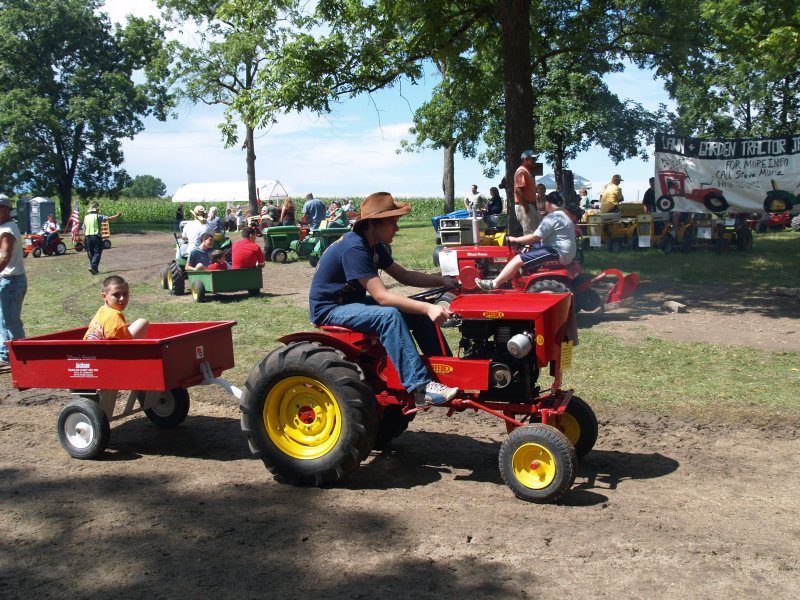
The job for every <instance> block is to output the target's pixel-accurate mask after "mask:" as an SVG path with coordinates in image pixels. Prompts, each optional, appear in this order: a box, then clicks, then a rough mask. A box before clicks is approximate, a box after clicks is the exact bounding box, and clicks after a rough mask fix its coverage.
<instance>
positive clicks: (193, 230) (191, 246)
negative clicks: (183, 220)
mask: <svg viewBox="0 0 800 600" xmlns="http://www.w3.org/2000/svg"><path fill="white" fill-rule="evenodd" d="M189 212H191V213H192V215H193V216H194V221H191V222H190V223H187V224H186V225H185V226H184V228H183V237H184V239H185V240H186V241H187V246H186V249H185V252H186V256H189V254H191V253H192V250H195V249H196V248H199V247H200V238H201V237H202V236H203V234H204V233H210V234H211V235H212V236H213V235H214V227H213V226H212V225H209V223H208V221H207V220H206V217H207V215H208V213H206V209H205V207H204V206H203V205H202V204H198V205H197V206H195V207H194V210H192V211H189Z"/></svg>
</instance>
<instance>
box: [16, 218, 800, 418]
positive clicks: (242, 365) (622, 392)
mask: <svg viewBox="0 0 800 600" xmlns="http://www.w3.org/2000/svg"><path fill="white" fill-rule="evenodd" d="M143 227H144V225H143V224H138V223H131V222H127V223H121V224H119V225H116V224H115V227H114V231H115V232H131V233H142V234H144V235H146V232H145V231H144V230H143ZM164 228H165V229H168V228H169V225H166V224H165V225H164ZM158 229H161V227H158ZM119 240H120V238H116V239H115V246H114V250H112V251H113V252H125V247H124V241H122V242H120V241H119ZM432 250H433V230H432V227H431V225H430V221H429V220H428V219H416V220H412V219H404V221H403V222H402V227H401V229H400V231H399V233H398V235H397V237H396V239H395V244H394V246H393V253H394V256H395V258H396V259H397V260H398V261H399V262H401V263H402V264H403V265H405V266H407V267H411V268H418V269H432V268H433V264H432V260H431V254H432ZM164 251H165V256H169V253H170V251H171V250H170V249H169V248H165V250H164ZM610 258H611V257H610V256H609V255H608V254H607V252H606V251H605V250H603V249H600V250H590V251H589V252H588V253H587V261H586V268H587V269H588V270H589V271H592V270H594V271H597V270H599V269H600V267H601V265H607V264H609V263H612V264H614V265H615V266H617V267H619V268H621V269H622V270H623V271H625V272H628V271H636V272H639V273H640V274H641V275H642V277H643V278H647V279H649V280H654V281H658V280H662V281H673V282H674V281H678V282H687V283H697V284H717V283H734V284H740V285H756V286H768V287H769V286H771V287H776V286H784V287H800V268H798V265H800V234H798V233H794V232H781V233H773V234H764V235H759V236H757V238H756V244H755V248H754V250H753V251H752V252H736V251H732V252H730V253H729V254H726V255H723V256H716V255H714V254H712V253H711V252H694V253H691V254H687V255H682V254H672V255H668V256H667V255H663V254H662V253H660V252H659V251H648V252H637V253H631V252H629V253H615V254H614V255H613V261H610ZM26 260H27V262H26V265H29V266H30V269H29V270H30V288H29V291H28V295H27V297H26V301H25V307H24V311H23V317H24V320H25V323H26V328H27V331H28V334H29V335H37V334H42V333H47V332H52V331H57V330H60V329H66V328H69V327H76V326H80V325H85V324H86V323H87V322H88V320H89V319H90V318H91V316H92V315H93V314H94V312H95V310H96V309H97V307H98V306H99V303H100V298H99V293H98V286H97V281H96V280H94V279H92V278H91V276H89V275H88V273H87V272H86V257H85V256H84V255H82V254H80V255H77V254H74V253H72V252H70V253H69V254H68V255H66V256H64V257H59V258H58V259H50V258H43V259H26ZM155 275H156V274H155V273H152V274H149V275H148V276H147V277H145V279H144V281H141V282H138V281H137V282H136V283H135V285H134V287H133V289H132V298H133V299H132V302H131V305H130V306H129V308H128V310H127V311H126V312H127V313H128V314H129V318H135V317H138V316H145V315H146V316H147V317H148V318H149V319H150V320H151V321H155V322H157V321H198V320H219V319H220V318H224V317H222V316H221V315H222V314H235V315H236V316H235V318H236V320H238V322H239V325H238V326H237V327H235V328H234V342H235V358H236V365H237V366H236V367H235V368H234V369H233V370H231V371H229V372H227V375H226V376H227V377H228V378H229V379H230V380H231V381H233V382H234V383H236V384H242V383H243V382H244V379H245V378H246V377H247V374H248V373H249V371H250V369H251V368H252V367H253V366H254V365H255V364H256V363H257V361H258V360H260V358H262V357H263V356H264V355H265V354H266V352H267V351H269V350H270V349H271V348H274V347H275V346H276V345H277V342H276V341H275V340H276V338H278V337H279V336H281V335H284V334H286V333H289V332H292V331H299V330H304V329H308V328H309V324H308V318H307V312H306V311H307V306H306V305H305V303H303V304H302V305H300V304H293V303H291V302H287V301H286V299H285V298H282V297H269V296H261V297H258V298H246V297H241V296H239V297H231V298H230V299H215V300H213V301H211V302H208V303H206V304H196V303H191V302H177V301H175V300H174V299H173V298H171V297H170V296H168V295H167V294H166V292H164V290H162V289H161V288H160V287H159V285H158V282H157V280H156V278H155ZM139 277H141V275H139ZM791 301H796V300H791ZM598 357H602V358H601V359H599V360H598ZM574 365H575V366H574V368H573V369H571V370H570V371H567V373H566V375H565V378H564V384H565V386H567V387H574V388H575V389H576V390H577V391H578V393H579V395H581V396H582V397H584V398H585V399H587V400H589V401H590V402H591V403H592V404H596V403H598V402H600V403H602V404H605V405H608V406H613V407H619V408H626V409H640V410H644V411H649V412H654V413H665V412H678V411H679V412H685V413H689V414H693V415H696V416H698V417H700V418H707V419H714V418H717V417H715V414H718V413H724V414H729V415H747V416H748V417H751V418H752V417H757V418H760V419H771V418H782V417H786V416H789V415H792V416H793V417H800V393H798V392H800V372H798V370H797V368H798V367H800V354H798V353H797V352H767V351H763V350H758V349H753V348H743V347H727V346H718V345H714V344H705V343H675V342H669V343H667V342H665V341H664V340H661V339H658V338H656V337H651V336H647V337H644V338H643V339H639V340H637V341H635V342H631V341H626V342H623V341H622V340H620V339H618V338H616V337H613V336H610V335H608V334H604V333H601V332H597V331H594V330H592V329H587V330H582V331H581V345H580V346H579V347H578V348H576V351H575V357H574ZM609 365H614V367H613V368H609V367H608V366H609Z"/></svg>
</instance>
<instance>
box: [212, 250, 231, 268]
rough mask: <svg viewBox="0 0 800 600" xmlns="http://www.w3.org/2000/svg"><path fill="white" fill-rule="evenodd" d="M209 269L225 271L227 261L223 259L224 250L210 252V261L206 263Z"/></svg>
mask: <svg viewBox="0 0 800 600" xmlns="http://www.w3.org/2000/svg"><path fill="white" fill-rule="evenodd" d="M208 270H209V271H227V270H228V262H227V261H226V260H225V252H224V251H223V250H214V251H213V252H212V253H211V263H210V264H209V265H208Z"/></svg>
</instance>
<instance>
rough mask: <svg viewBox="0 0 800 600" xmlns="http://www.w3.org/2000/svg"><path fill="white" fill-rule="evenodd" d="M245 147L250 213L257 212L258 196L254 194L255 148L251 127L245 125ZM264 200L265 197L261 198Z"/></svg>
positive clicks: (255, 213)
mask: <svg viewBox="0 0 800 600" xmlns="http://www.w3.org/2000/svg"><path fill="white" fill-rule="evenodd" d="M245 131H246V133H245V142H244V145H245V149H246V150H247V191H248V195H249V204H250V214H251V215H257V214H258V197H257V195H256V192H257V190H256V148H255V137H254V135H253V128H252V127H250V126H249V125H245ZM263 200H264V201H265V202H266V201H267V198H264V199H263Z"/></svg>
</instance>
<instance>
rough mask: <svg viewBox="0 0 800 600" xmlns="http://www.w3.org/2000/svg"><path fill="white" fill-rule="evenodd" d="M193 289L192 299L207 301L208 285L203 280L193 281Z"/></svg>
mask: <svg viewBox="0 0 800 600" xmlns="http://www.w3.org/2000/svg"><path fill="white" fill-rule="evenodd" d="M191 291H192V300H194V301H195V302H198V303H199V302H205V301H206V286H205V285H204V284H203V282H202V281H193V282H192V287H191Z"/></svg>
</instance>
